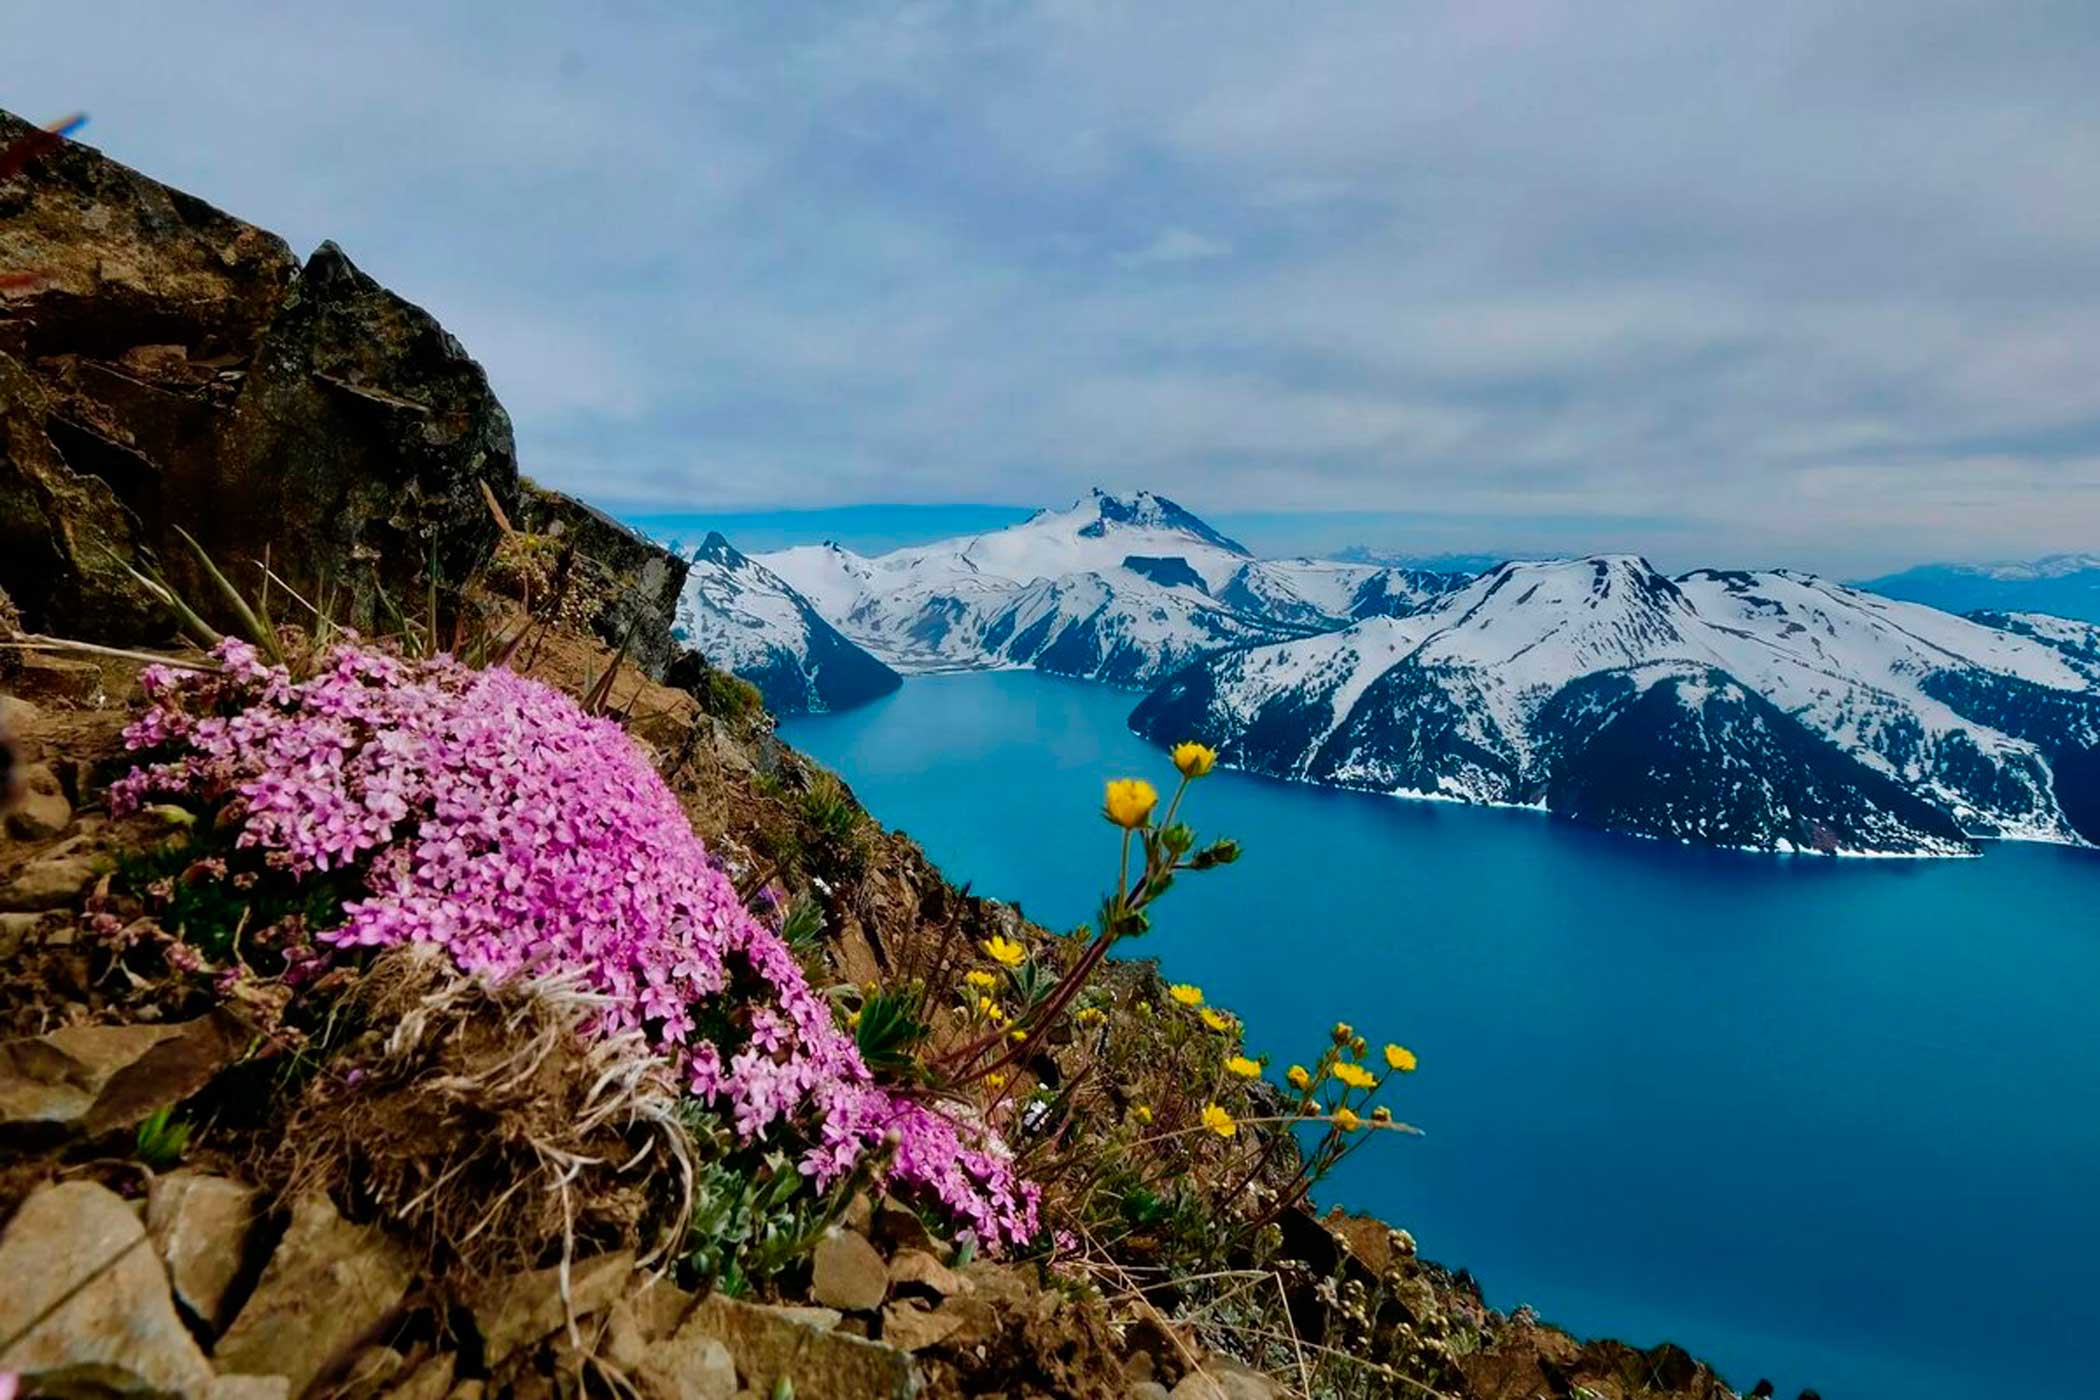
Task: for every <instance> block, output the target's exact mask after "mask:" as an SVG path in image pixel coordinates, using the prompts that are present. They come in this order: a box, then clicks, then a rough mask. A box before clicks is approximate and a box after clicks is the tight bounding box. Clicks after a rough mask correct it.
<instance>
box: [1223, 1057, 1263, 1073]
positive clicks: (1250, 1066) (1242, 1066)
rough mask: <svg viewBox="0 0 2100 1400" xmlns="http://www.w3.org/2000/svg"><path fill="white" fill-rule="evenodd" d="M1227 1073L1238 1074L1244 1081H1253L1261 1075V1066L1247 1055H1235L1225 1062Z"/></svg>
mask: <svg viewBox="0 0 2100 1400" xmlns="http://www.w3.org/2000/svg"><path fill="white" fill-rule="evenodd" d="M1225 1072H1226V1073H1228V1074H1236V1075H1238V1076H1239V1077H1240V1078H1242V1079H1252V1078H1254V1077H1255V1076H1256V1075H1258V1074H1260V1073H1261V1066H1260V1065H1259V1064H1258V1063H1256V1062H1255V1061H1253V1060H1250V1059H1248V1058H1247V1057H1246V1056H1245V1055H1234V1056H1233V1057H1232V1058H1231V1059H1229V1060H1227V1061H1226V1062H1225Z"/></svg>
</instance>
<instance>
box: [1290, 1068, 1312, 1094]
mask: <svg viewBox="0 0 2100 1400" xmlns="http://www.w3.org/2000/svg"><path fill="white" fill-rule="evenodd" d="M1284 1078H1286V1079H1288V1080H1290V1081H1291V1087H1292V1088H1293V1089H1299V1090H1304V1089H1310V1088H1312V1076H1311V1075H1310V1074H1307V1073H1306V1072H1305V1066H1304V1065H1292V1066H1291V1072H1290V1073H1289V1074H1287V1075H1285V1076H1284Z"/></svg>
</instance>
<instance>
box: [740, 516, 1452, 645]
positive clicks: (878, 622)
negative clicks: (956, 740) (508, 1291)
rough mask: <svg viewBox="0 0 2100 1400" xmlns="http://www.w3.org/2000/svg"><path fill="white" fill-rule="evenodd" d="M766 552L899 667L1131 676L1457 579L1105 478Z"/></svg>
mask: <svg viewBox="0 0 2100 1400" xmlns="http://www.w3.org/2000/svg"><path fill="white" fill-rule="evenodd" d="M760 559H761V561H762V562H763V563H764V564H765V565H766V566H767V567H769V568H771V569H772V570H773V571H774V572H775V573H777V574H778V575H780V577H781V578H783V579H785V580H786V581H787V582H788V583H789V584H791V585H792V586H793V587H794V588H795V589H797V590H798V591H799V592H801V593H802V594H803V596H805V597H806V598H808V599H809V600H810V602H811V603H812V604H813V605H814V606H815V607H816V608H817V609H818V610H819V611H820V612H822V613H823V614H824V616H825V617H826V618H827V619H829V620H830V621H831V622H832V623H833V624H834V625H835V626H836V627H838V629H839V630H840V631H841V632H843V633H845V634H846V635H847V636H849V637H851V638H852V639H853V640H854V641H856V642H858V643H859V644H860V645H861V646H863V647H866V648H867V649H868V650H869V651H870V652H872V653H874V654H875V655H877V656H879V657H881V658H883V659H884V660H885V661H887V662H888V663H889V664H890V665H892V666H894V667H896V668H897V669H899V670H902V671H906V672H912V671H940V670H961V669H977V668H985V667H999V666H1034V667H1037V668H1039V669H1042V670H1046V671H1052V672H1055V673H1056V674H1059V675H1067V676H1076V677H1081V678H1084V679H1090V680H1099V681H1104V682H1107V683H1109V684H1113V685H1125V686H1146V685H1150V684H1153V683H1155V682H1156V681H1158V680H1159V679H1160V678H1161V677H1163V676H1166V675H1169V674H1171V673H1172V672H1174V671H1176V670H1178V669H1180V668H1181V667H1182V666H1184V665H1186V664H1188V663H1189V662H1191V661H1193V660H1196V659H1198V658H1199V657H1202V656H1205V655H1208V654H1210V653H1212V652H1216V651H1219V650H1225V649H1230V648H1235V647H1247V646H1257V645H1262V644H1265V643H1269V642H1276V641H1282V640H1287V639H1289V638H1292V637H1298V636H1304V635H1307V634H1309V633H1313V632H1319V631H1330V630H1333V629H1336V628H1340V627H1345V626H1348V625H1349V624H1350V623H1351V622H1353V621H1355V620H1357V619H1359V618H1362V617H1366V616H1372V615H1377V614H1383V613H1392V612H1400V611H1405V610H1407V609H1409V608H1412V607H1415V606H1419V605H1420V604H1421V603H1422V602H1423V601H1426V600H1427V599H1429V598H1431V597H1434V596H1436V594H1437V593H1438V592H1440V591H1442V590H1443V589H1446V588H1448V587H1451V586H1452V585H1453V584H1454V583H1455V582H1457V580H1455V579H1452V578H1449V577H1447V576H1444V575H1439V574H1435V573H1433V572H1428V571H1420V570H1415V571H1409V570H1397V569H1383V568H1379V567H1376V566H1372V565H1352V564H1337V563H1329V562H1325V561H1318V560H1303V559H1294V560H1258V559H1255V558H1253V556H1252V555H1250V554H1249V553H1248V551H1247V549H1246V547H1245V546H1243V545H1241V544H1240V543H1239V542H1237V541H1236V540H1232V539H1229V538H1227V537H1226V536H1224V535H1222V534H1220V533H1219V532H1218V531H1216V530H1214V529H1212V528H1211V527H1210V526H1208V525H1206V524H1204V522H1203V521H1202V520H1200V519H1198V518H1197V517H1196V516H1195V515H1193V514H1191V513H1190V512H1189V511H1187V510H1184V509H1183V508H1182V507H1180V506H1178V505H1176V504H1174V502H1172V501H1169V500H1167V499H1165V498H1164V497H1161V496H1156V495H1154V494H1152V493H1151V492H1148V491H1139V492H1135V493H1133V494H1130V495H1126V496H1118V495H1111V494H1109V493H1108V492H1105V491H1100V490H1096V491H1093V492H1091V493H1090V494H1089V495H1087V496H1086V497H1084V498H1083V499H1081V500H1080V501H1078V502H1077V503H1075V504H1074V505H1073V506H1072V507H1071V508H1070V509H1069V510H1044V511H1038V512H1037V513H1036V514H1035V515H1033V516H1031V517H1029V518H1028V519H1027V520H1024V521H1022V522H1021V523H1020V524H1018V525H1012V526H1009V527H1007V528H1006V529H1003V530H994V531H990V532H987V533H985V534H981V535H967V536H963V537H961V538H957V539H951V540H942V541H939V542H937V543H934V544H928V545H918V546H914V547H911V548H907V549H899V550H894V551H892V552H890V553H887V554H882V555H877V556H873V557H867V556H863V555H859V554H855V553H853V552H852V551H850V550H847V549H843V548H840V547H839V546H837V545H833V544H825V545H810V546H801V547H797V548H793V549H784V550H780V551H777V552H775V553H771V554H766V555H762V556H760Z"/></svg>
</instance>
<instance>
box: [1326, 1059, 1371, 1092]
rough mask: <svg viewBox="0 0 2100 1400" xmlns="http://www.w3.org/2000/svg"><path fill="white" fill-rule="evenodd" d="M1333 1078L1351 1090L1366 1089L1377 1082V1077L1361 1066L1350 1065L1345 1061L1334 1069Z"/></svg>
mask: <svg viewBox="0 0 2100 1400" xmlns="http://www.w3.org/2000/svg"><path fill="white" fill-rule="evenodd" d="M1334 1077H1335V1078H1336V1079H1339V1080H1341V1081H1342V1083H1344V1084H1346V1085H1348V1086H1349V1087H1350V1088H1352V1089H1368V1088H1370V1087H1371V1086H1372V1085H1374V1084H1376V1083H1377V1082H1378V1076H1377V1075H1375V1074H1373V1073H1371V1071H1369V1070H1367V1069H1365V1068H1364V1067H1363V1066H1362V1065H1352V1064H1350V1063H1349V1062H1348V1061H1347V1060H1343V1061H1341V1062H1340V1063H1339V1064H1337V1065H1336V1066H1335V1067H1334Z"/></svg>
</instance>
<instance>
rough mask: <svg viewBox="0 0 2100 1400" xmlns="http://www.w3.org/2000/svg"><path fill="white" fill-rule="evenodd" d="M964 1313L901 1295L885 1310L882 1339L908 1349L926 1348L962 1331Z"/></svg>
mask: <svg viewBox="0 0 2100 1400" xmlns="http://www.w3.org/2000/svg"><path fill="white" fill-rule="evenodd" d="M964 1320H965V1319H964V1317H963V1314H961V1313H959V1312H950V1311H949V1310H948V1309H947V1308H934V1307H932V1306H930V1305H928V1304H927V1303H926V1301H925V1300H924V1299H921V1298H899V1299H898V1300H897V1301H896V1302H894V1303H891V1304H890V1305H889V1306H888V1307H886V1308H884V1309H883V1310H882V1340H883V1341H885V1342H887V1343H888V1344H889V1345H891V1346H893V1347H897V1348H900V1349H901V1350H904V1351H922V1350H924V1349H925V1348H927V1347H930V1346H936V1345H938V1344H939V1343H941V1342H945V1341H947V1340H948V1339H949V1338H950V1337H952V1336H954V1335H955V1334H956V1333H957V1332H959V1331H961V1330H962V1326H963V1323H964Z"/></svg>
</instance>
